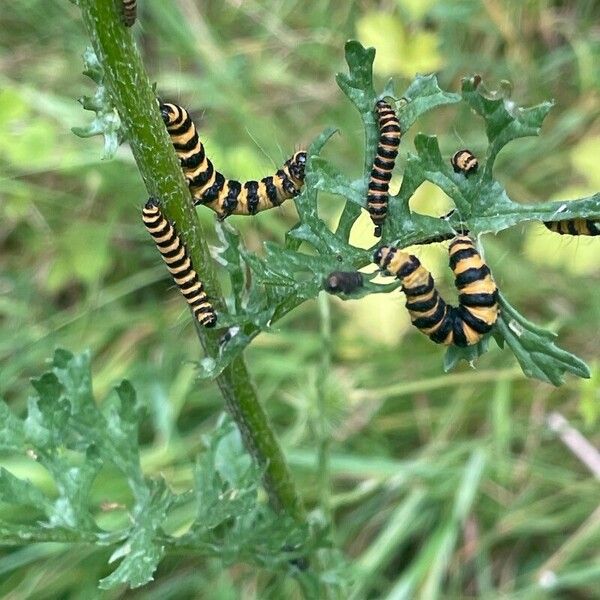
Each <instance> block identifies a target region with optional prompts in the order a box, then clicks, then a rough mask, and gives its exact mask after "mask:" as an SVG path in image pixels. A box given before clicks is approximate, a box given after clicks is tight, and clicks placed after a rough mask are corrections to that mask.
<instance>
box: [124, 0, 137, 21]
mask: <svg viewBox="0 0 600 600" xmlns="http://www.w3.org/2000/svg"><path fill="white" fill-rule="evenodd" d="M122 16H123V23H124V24H125V26H126V27H132V26H133V24H134V23H135V18H136V16H137V0H123V4H122Z"/></svg>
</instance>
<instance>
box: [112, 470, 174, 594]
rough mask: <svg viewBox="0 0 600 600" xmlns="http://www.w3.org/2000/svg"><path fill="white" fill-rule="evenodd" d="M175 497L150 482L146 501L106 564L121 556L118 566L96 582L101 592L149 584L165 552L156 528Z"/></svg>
mask: <svg viewBox="0 0 600 600" xmlns="http://www.w3.org/2000/svg"><path fill="white" fill-rule="evenodd" d="M174 500H175V497H174V496H173V494H172V493H171V491H170V490H169V489H168V488H167V486H166V484H165V483H164V481H162V480H161V481H155V482H152V487H151V489H150V492H149V494H148V497H147V500H146V501H145V502H144V503H143V504H142V505H140V506H139V509H138V511H137V514H136V515H135V524H134V526H133V527H132V530H131V533H130V534H129V537H128V539H127V541H126V542H125V543H124V544H123V545H122V546H121V547H120V548H118V549H117V550H116V551H115V552H114V553H113V555H112V557H111V560H110V562H112V561H113V560H116V559H118V558H121V557H123V560H122V561H121V563H120V564H119V566H118V567H117V568H116V569H115V570H114V571H113V572H112V573H111V574H110V575H109V576H108V577H105V578H104V579H102V580H100V588H101V589H105V590H107V589H110V588H113V587H115V586H117V585H120V584H127V585H128V586H129V587H130V588H136V587H139V586H141V585H144V584H145V583H148V582H149V581H152V579H153V577H152V575H153V574H154V571H155V570H156V567H157V566H158V563H159V562H160V560H161V559H162V557H163V556H164V553H165V547H164V544H163V543H162V542H161V541H160V540H159V539H157V538H159V535H158V534H159V528H160V526H161V525H162V523H163V522H164V520H165V519H166V516H167V513H168V511H169V509H170V508H171V506H172V504H173V502H174Z"/></svg>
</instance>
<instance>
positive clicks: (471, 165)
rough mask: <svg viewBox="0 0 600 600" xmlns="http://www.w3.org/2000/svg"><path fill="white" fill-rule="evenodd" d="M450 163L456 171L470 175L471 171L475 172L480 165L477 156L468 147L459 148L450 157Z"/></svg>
mask: <svg viewBox="0 0 600 600" xmlns="http://www.w3.org/2000/svg"><path fill="white" fill-rule="evenodd" d="M450 164H451V165H452V168H453V169H454V172H455V173H464V174H465V176H466V177H468V176H469V175H470V174H471V173H475V172H476V171H477V169H478V167H479V161H478V160H477V157H476V156H475V155H474V154H473V153H472V152H471V151H470V150H467V149H466V148H464V149H462V150H457V151H456V152H455V153H454V154H453V155H452V158H451V159H450Z"/></svg>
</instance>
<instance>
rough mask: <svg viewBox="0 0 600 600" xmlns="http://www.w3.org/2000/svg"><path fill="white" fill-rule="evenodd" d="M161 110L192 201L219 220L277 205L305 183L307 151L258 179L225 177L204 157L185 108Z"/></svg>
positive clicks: (202, 149) (253, 212) (170, 106)
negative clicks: (242, 179) (208, 210)
mask: <svg viewBox="0 0 600 600" xmlns="http://www.w3.org/2000/svg"><path fill="white" fill-rule="evenodd" d="M160 112H161V114H162V118H163V121H164V122H165V125H166V126H167V131H168V132H169V136H170V137H171V141H172V142H173V147H174V148H175V152H176V153H177V156H178V157H179V160H180V162H181V167H182V169H183V173H184V175H185V178H186V180H187V182H188V186H189V188H190V191H191V193H192V197H193V198H194V204H203V205H205V206H208V207H209V208H211V209H212V210H214V211H215V212H216V213H217V215H218V216H219V218H220V219H225V218H226V217H228V216H229V215H254V214H256V213H257V212H260V211H262V210H267V209H268V208H272V207H274V206H279V205H280V204H281V203H282V202H284V201H285V200H288V199H289V198H293V197H294V196H297V195H298V194H299V193H300V190H301V188H302V186H303V184H304V168H305V166H306V152H304V151H300V152H296V153H295V154H294V155H293V156H292V157H291V158H289V159H288V160H287V161H286V162H285V164H284V165H283V167H282V168H281V169H279V170H278V171H277V172H276V173H275V174H274V175H269V176H268V177H263V178H262V179H261V180H260V181H246V182H239V181H235V180H234V179H225V177H224V176H223V175H221V173H219V172H218V171H217V170H216V169H215V168H214V166H213V164H212V162H211V161H210V159H209V158H208V157H207V156H206V153H205V151H204V146H203V144H202V142H201V141H200V138H199V137H198V132H197V130H196V126H195V125H194V123H193V121H192V119H191V118H190V115H189V113H188V112H187V110H185V108H183V107H181V106H178V105H176V104H161V106H160Z"/></svg>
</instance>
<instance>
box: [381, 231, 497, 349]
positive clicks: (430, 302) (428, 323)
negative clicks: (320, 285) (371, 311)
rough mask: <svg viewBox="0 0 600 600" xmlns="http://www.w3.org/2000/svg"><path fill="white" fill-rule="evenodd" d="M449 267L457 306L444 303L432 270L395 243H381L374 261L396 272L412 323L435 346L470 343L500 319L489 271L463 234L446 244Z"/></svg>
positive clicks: (495, 289)
mask: <svg viewBox="0 0 600 600" xmlns="http://www.w3.org/2000/svg"><path fill="white" fill-rule="evenodd" d="M449 255H450V268H451V269H452V271H453V273H454V275H455V281H454V284H455V286H456V289H457V290H458V292H459V296H458V306H451V305H449V304H447V303H446V302H445V300H444V299H443V298H442V297H441V295H440V294H439V292H438V291H437V289H436V287H435V282H434V280H433V277H432V276H431V273H429V271H427V269H425V267H423V265H422V264H421V262H420V261H419V259H418V258H417V257H416V256H413V255H411V254H408V253H406V252H403V251H402V250H398V249H397V248H395V247H393V246H382V247H381V248H379V249H378V250H377V251H376V252H375V254H374V256H373V260H374V262H375V263H376V264H377V265H378V266H379V268H380V269H382V270H383V271H387V272H388V273H390V274H392V275H396V277H397V278H398V279H400V281H401V282H402V290H403V291H404V293H405V295H406V308H407V309H408V311H409V314H410V318H411V322H412V324H413V325H414V326H415V327H417V329H419V330H420V331H421V332H422V333H424V334H425V335H427V336H428V337H429V338H430V339H431V340H432V341H434V342H436V343H438V344H445V345H450V344H454V345H456V346H471V345H473V344H476V343H477V342H479V341H480V340H481V338H482V336H483V335H485V334H486V333H488V332H489V331H490V330H491V328H492V327H493V326H494V324H495V323H496V321H497V319H498V292H497V288H496V284H495V283H494V280H493V279H492V276H491V274H490V270H489V268H488V267H487V265H486V264H485V263H484V262H483V260H482V258H481V255H480V254H479V252H478V251H477V249H476V248H475V245H474V243H473V240H471V238H469V237H467V236H457V237H455V238H454V239H453V241H452V242H451V243H450V247H449Z"/></svg>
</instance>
